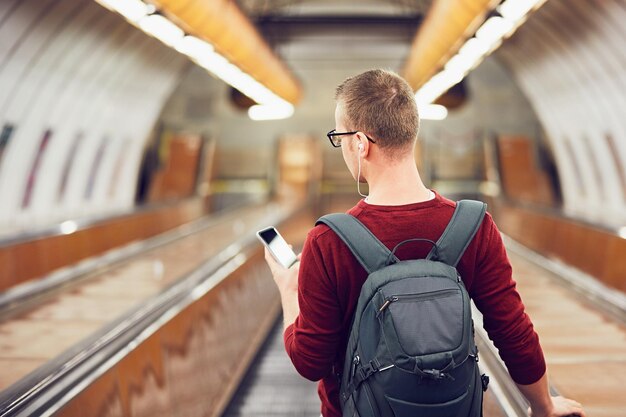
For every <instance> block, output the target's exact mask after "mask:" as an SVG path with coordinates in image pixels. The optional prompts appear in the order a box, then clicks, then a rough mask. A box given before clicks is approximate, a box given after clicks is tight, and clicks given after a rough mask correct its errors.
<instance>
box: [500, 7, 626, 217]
mask: <svg viewBox="0 0 626 417" xmlns="http://www.w3.org/2000/svg"><path fill="white" fill-rule="evenodd" d="M625 20H626V6H625V5H624V2H623V1H620V0H608V1H605V0H593V1H590V0H551V1H548V2H546V3H545V5H543V6H542V7H541V8H540V9H539V10H538V11H537V12H536V13H535V14H534V15H533V16H531V18H530V19H529V20H528V21H527V22H526V23H525V24H524V26H522V27H521V28H520V30H518V32H517V33H516V34H515V35H514V36H513V37H512V38H511V39H509V40H507V41H506V42H505V44H504V45H503V46H502V48H500V49H499V50H498V52H497V54H496V56H497V57H498V58H499V59H500V60H501V61H502V62H504V64H505V65H506V67H507V68H508V70H509V71H510V73H511V74H512V75H513V77H514V79H515V80H516V82H517V84H518V85H519V87H520V88H521V90H522V91H523V92H524V93H525V95H526V96H527V98H528V100H529V101H530V103H531V104H532V106H533V107H534V109H535V112H536V114H537V116H538V117H539V119H540V121H541V125H542V126H543V128H544V129H545V131H546V134H547V138H548V140H549V142H550V144H551V147H552V149H553V150H554V155H555V158H556V165H557V169H558V171H559V177H560V180H561V188H562V193H563V200H564V201H563V203H564V210H565V211H566V213H568V214H570V215H573V216H576V217H581V218H584V219H586V220H589V221H592V222H596V223H600V224H606V225H608V226H618V227H619V226H623V225H624V224H626V171H625V170H626V118H625V117H624V109H626V55H625V53H624V44H625V42H626V29H625V26H624V21H625Z"/></svg>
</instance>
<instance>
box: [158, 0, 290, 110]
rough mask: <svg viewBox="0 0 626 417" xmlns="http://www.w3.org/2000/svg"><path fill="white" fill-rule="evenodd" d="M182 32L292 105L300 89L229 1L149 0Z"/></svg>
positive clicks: (234, 4)
mask: <svg viewBox="0 0 626 417" xmlns="http://www.w3.org/2000/svg"><path fill="white" fill-rule="evenodd" d="M150 2H151V3H153V4H154V5H155V6H156V7H158V8H159V10H161V11H162V12H163V14H165V15H166V16H168V17H170V18H171V19H172V20H173V21H174V22H175V23H177V24H179V25H180V26H181V27H182V28H183V29H184V30H185V32H187V33H189V34H192V35H195V36H197V37H198V38H200V39H204V40H206V41H207V42H209V43H210V44H211V45H212V46H213V48H215V51H216V52H217V53H219V54H220V55H222V56H224V57H225V58H226V59H228V61H229V62H231V63H232V64H234V65H235V66H237V67H238V68H239V69H241V70H242V71H244V72H245V73H246V74H248V75H250V76H251V77H252V78H254V79H255V80H257V81H258V82H259V83H261V84H263V85H264V86H265V87H267V88H268V89H270V90H271V91H273V92H274V93H275V94H276V95H277V96H279V97H280V98H282V99H283V100H285V101H287V102H289V103H291V104H295V103H297V102H298V101H299V100H300V96H301V94H302V89H301V86H300V85H299V83H298V82H297V81H296V79H295V77H294V76H293V75H292V73H291V72H290V71H289V70H288V69H287V67H286V66H285V65H284V63H283V62H282V61H281V60H280V59H279V58H278V57H277V56H276V54H274V52H273V51H272V49H271V48H270V46H269V45H268V44H267V42H265V40H264V39H263V38H262V37H261V35H260V34H259V32H258V31H257V29H256V28H255V27H254V25H253V24H252V23H251V22H250V20H249V19H248V18H247V17H246V16H245V15H244V14H243V12H242V11H241V10H240V9H239V7H238V6H237V4H236V3H235V2H234V1H232V0H150Z"/></svg>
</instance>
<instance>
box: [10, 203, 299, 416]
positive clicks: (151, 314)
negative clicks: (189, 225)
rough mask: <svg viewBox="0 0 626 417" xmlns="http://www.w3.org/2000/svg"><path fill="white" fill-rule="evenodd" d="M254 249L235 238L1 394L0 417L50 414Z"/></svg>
mask: <svg viewBox="0 0 626 417" xmlns="http://www.w3.org/2000/svg"><path fill="white" fill-rule="evenodd" d="M300 210H302V208H297V209H294V210H293V211H291V212H288V213H273V214H272V215H271V216H270V217H268V218H265V219H264V222H265V223H270V224H275V225H279V224H281V223H283V222H285V221H286V220H288V219H289V218H291V217H292V216H295V215H296V214H297V213H298V212H299V211H300ZM260 227H261V225H260V226H259V228H260ZM258 250H260V245H259V243H258V241H257V239H256V237H255V235H254V233H251V234H248V235H246V236H243V237H241V238H240V239H237V240H236V241H235V242H234V243H232V244H230V245H229V246H228V247H226V248H225V249H224V250H222V251H221V252H220V253H218V254H217V255H216V256H214V257H212V258H211V259H209V260H207V261H205V262H204V263H203V264H202V265H201V266H200V267H198V268H197V269H196V270H194V271H193V272H191V273H189V274H187V275H185V276H184V277H182V278H181V279H180V280H178V281H176V282H175V283H174V284H172V285H171V286H170V287H168V288H166V289H165V290H163V291H162V292H161V293H159V294H158V295H156V296H154V297H152V298H150V299H148V300H147V301H145V302H144V303H142V304H141V305H140V306H139V307H137V308H135V309H133V310H131V311H129V312H128V313H126V314H125V315H124V316H123V317H122V318H120V319H117V320H115V321H114V322H112V323H111V324H109V325H107V326H105V327H104V328H102V329H101V330H99V331H98V332H97V333H95V334H94V335H92V336H90V337H88V338H87V339H85V340H84V341H82V342H80V343H79V344H77V345H75V346H74V347H72V348H70V349H68V350H67V351H65V352H64V353H62V354H61V355H59V356H58V357H57V358H55V359H53V360H51V361H49V362H47V363H46V364H44V365H43V366H41V367H40V368H38V369H36V370H35V371H33V372H32V373H31V374H29V375H27V376H25V377H24V378H22V379H21V380H19V381H18V382H16V383H15V384H13V385H12V386H10V387H9V388H7V389H6V390H4V391H2V392H0V417H14V416H30V415H52V414H53V413H54V412H56V411H58V410H59V409H60V408H61V407H62V406H63V405H65V404H66V403H67V402H68V401H69V400H70V399H71V398H72V397H73V396H75V395H76V394H77V393H79V392H80V391H81V390H82V389H84V388H85V387H86V386H88V385H89V383H90V382H93V381H94V380H95V379H97V378H98V377H99V376H100V375H102V374H103V373H104V372H106V371H107V370H108V369H110V368H111V367H112V366H113V365H114V364H115V363H117V362H118V361H119V360H121V358H123V357H124V356H125V355H126V354H127V353H129V352H130V351H131V350H132V349H133V348H134V347H135V346H137V345H138V344H139V343H141V342H142V341H144V340H146V339H147V338H148V337H149V336H150V335H151V334H153V333H154V332H156V331H157V330H158V329H159V328H160V327H162V326H163V325H164V324H165V323H166V322H167V321H169V319H171V318H172V317H174V316H175V315H176V314H177V313H178V312H180V311H182V310H183V309H184V308H186V307H187V306H188V305H190V304H192V303H193V302H194V301H196V300H197V299H199V298H200V297H202V296H203V295H205V294H206V293H207V292H209V291H210V290H211V288H213V287H215V286H216V285H217V284H218V283H219V282H221V281H222V280H223V279H225V278H226V277H227V276H228V275H229V274H231V273H232V272H233V271H234V270H236V269H237V268H238V267H239V266H241V265H242V264H243V263H245V262H246V260H247V259H249V258H250V256H251V255H252V254H253V253H255V251H258Z"/></svg>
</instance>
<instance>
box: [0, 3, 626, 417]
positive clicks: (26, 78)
mask: <svg viewBox="0 0 626 417" xmlns="http://www.w3.org/2000/svg"><path fill="white" fill-rule="evenodd" d="M625 19H626V2H624V1H623V0H505V1H498V0H386V1H382V0H379V1H374V0H366V1H358V2H357V1H352V0H343V1H328V0H310V1H309V0H299V1H298V0H276V1H268V0H237V1H234V0H146V1H140V0H65V1H63V2H57V1H53V0H0V416H9V415H11V416H12V415H81V416H84V415H90V416H96V415H98V416H100V415H123V416H136V415H148V414H149V415H177V416H178V415H180V416H183V415H184V416H195V415H203V416H204V415H211V416H220V415H229V416H230V415H233V416H234V415H254V416H256V415H273V416H276V415H285V416H287V415H289V416H293V415H306V416H308V415H311V416H317V415H319V401H318V399H317V396H316V392H315V390H316V388H315V385H314V384H313V383H308V382H307V381H305V380H303V379H302V378H300V377H299V376H298V375H296V374H295V371H294V370H293V369H292V368H291V365H290V363H289V359H288V358H287V357H286V356H285V355H284V353H283V352H282V345H281V343H282V342H281V334H280V325H276V323H279V322H280V318H279V316H280V308H279V307H280V305H279V299H278V295H277V292H276V290H275V288H274V286H273V284H272V282H271V278H270V276H269V274H268V272H269V271H268V270H267V268H266V267H265V266H264V264H263V261H262V252H261V247H260V245H259V244H258V242H257V241H256V240H255V237H254V233H255V232H256V230H258V229H260V228H261V227H264V226H267V225H276V226H277V227H278V228H279V229H280V230H281V232H282V233H283V235H284V236H285V237H286V238H287V240H288V241H289V242H290V243H293V244H294V245H295V246H301V245H302V243H303V241H304V238H305V236H306V232H307V231H308V230H309V229H310V228H311V227H313V225H314V222H315V219H316V218H317V217H318V216H320V215H321V214H324V213H328V212H333V211H345V210H347V209H349V208H350V207H351V206H352V205H354V204H355V203H356V202H358V200H359V198H360V196H359V195H358V194H357V192H356V186H355V184H354V180H353V178H352V177H351V175H350V173H349V171H348V170H347V169H346V167H345V164H344V161H343V158H342V156H341V150H340V149H335V148H333V147H331V146H330V143H328V140H327V138H326V137H325V135H326V132H328V131H329V130H331V129H333V128H334V127H335V126H334V108H335V102H334V90H335V87H336V86H337V85H338V84H339V83H341V82H342V81H343V80H344V79H345V78H346V77H349V76H352V75H355V74H358V73H360V72H363V71H365V70H368V69H372V68H385V69H390V70H393V71H396V72H398V73H399V74H400V75H402V76H403V77H404V78H406V79H407V81H408V82H409V84H410V85H411V87H412V88H413V89H414V91H415V93H416V100H417V102H418V107H419V112H420V116H421V127H420V131H419V137H418V142H417V147H416V150H415V159H416V162H417V165H418V167H419V170H420V174H421V176H422V179H423V180H424V181H425V183H426V185H427V186H428V187H429V188H431V189H435V190H437V191H438V192H439V193H440V194H442V195H444V196H445V197H447V198H450V199H452V200H458V199H461V198H474V199H480V200H483V201H485V202H487V203H488V205H489V206H488V207H489V208H488V210H489V212H490V213H491V214H492V215H493V216H494V219H495V221H496V223H497V225H498V227H499V228H500V230H501V231H502V232H503V235H504V239H505V243H506V245H507V251H508V252H509V256H510V258H511V262H512V264H513V268H514V271H515V278H516V280H517V282H518V289H519V290H520V292H521V294H522V297H523V299H524V301H525V304H526V306H527V310H528V312H529V314H530V316H531V318H532V319H533V321H534V322H535V326H536V329H537V331H538V333H539V335H540V338H541V341H542V344H543V347H544V351H545V353H546V358H547V361H548V366H549V369H550V372H551V382H552V389H553V391H554V392H559V393H562V394H563V395H566V396H571V397H574V398H576V399H577V400H578V401H580V402H582V403H583V404H584V405H586V406H587V407H588V410H589V411H590V412H589V415H590V416H623V415H624V410H626V402H624V399H623V398H622V397H623V395H620V393H621V390H622V389H623V388H622V387H623V384H624V383H626V379H625V377H624V375H626V328H625V327H624V322H626V314H625V310H626V297H625V295H624V292H625V291H626V118H625V113H624V109H626V75H625V74H626V49H625V47H624V45H625V41H626V29H624V27H625V26H624V21H625ZM475 314H476V319H475V320H477V321H478V322H480V314H479V312H477V311H476V312H475ZM478 336H479V337H482V339H481V340H483V341H482V342H480V343H484V348H483V347H481V353H482V352H483V351H484V352H485V353H484V356H485V360H484V362H485V365H484V366H485V367H486V369H487V370H488V371H490V373H491V374H492V375H493V378H492V379H493V380H494V381H496V383H495V384H492V386H493V387H494V388H493V389H492V390H490V394H489V397H488V399H487V400H486V404H485V410H486V415H489V416H498V415H507V416H508V415H523V413H524V411H525V404H524V400H523V399H522V398H521V397H520V395H519V392H517V391H516V388H515V387H514V386H513V385H512V382H511V381H510V378H508V375H507V374H506V371H505V370H503V368H502V366H503V365H502V362H501V361H500V359H499V357H498V353H497V350H496V349H495V348H494V347H493V346H490V345H489V343H490V342H489V340H488V337H487V335H484V334H483V335H482V336H481V335H478ZM481 346H482V345H481ZM481 359H482V358H481ZM507 378H508V379H507ZM290 390H291V391H290Z"/></svg>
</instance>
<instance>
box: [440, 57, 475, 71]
mask: <svg viewBox="0 0 626 417" xmlns="http://www.w3.org/2000/svg"><path fill="white" fill-rule="evenodd" d="M475 63H476V59H473V57H471V56H468V55H461V54H457V55H455V56H453V57H452V58H451V59H450V60H449V61H448V63H447V64H446V71H450V72H456V73H460V74H466V73H467V72H468V71H469V70H470V69H471V68H472V67H473V66H474V64H475Z"/></svg>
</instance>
